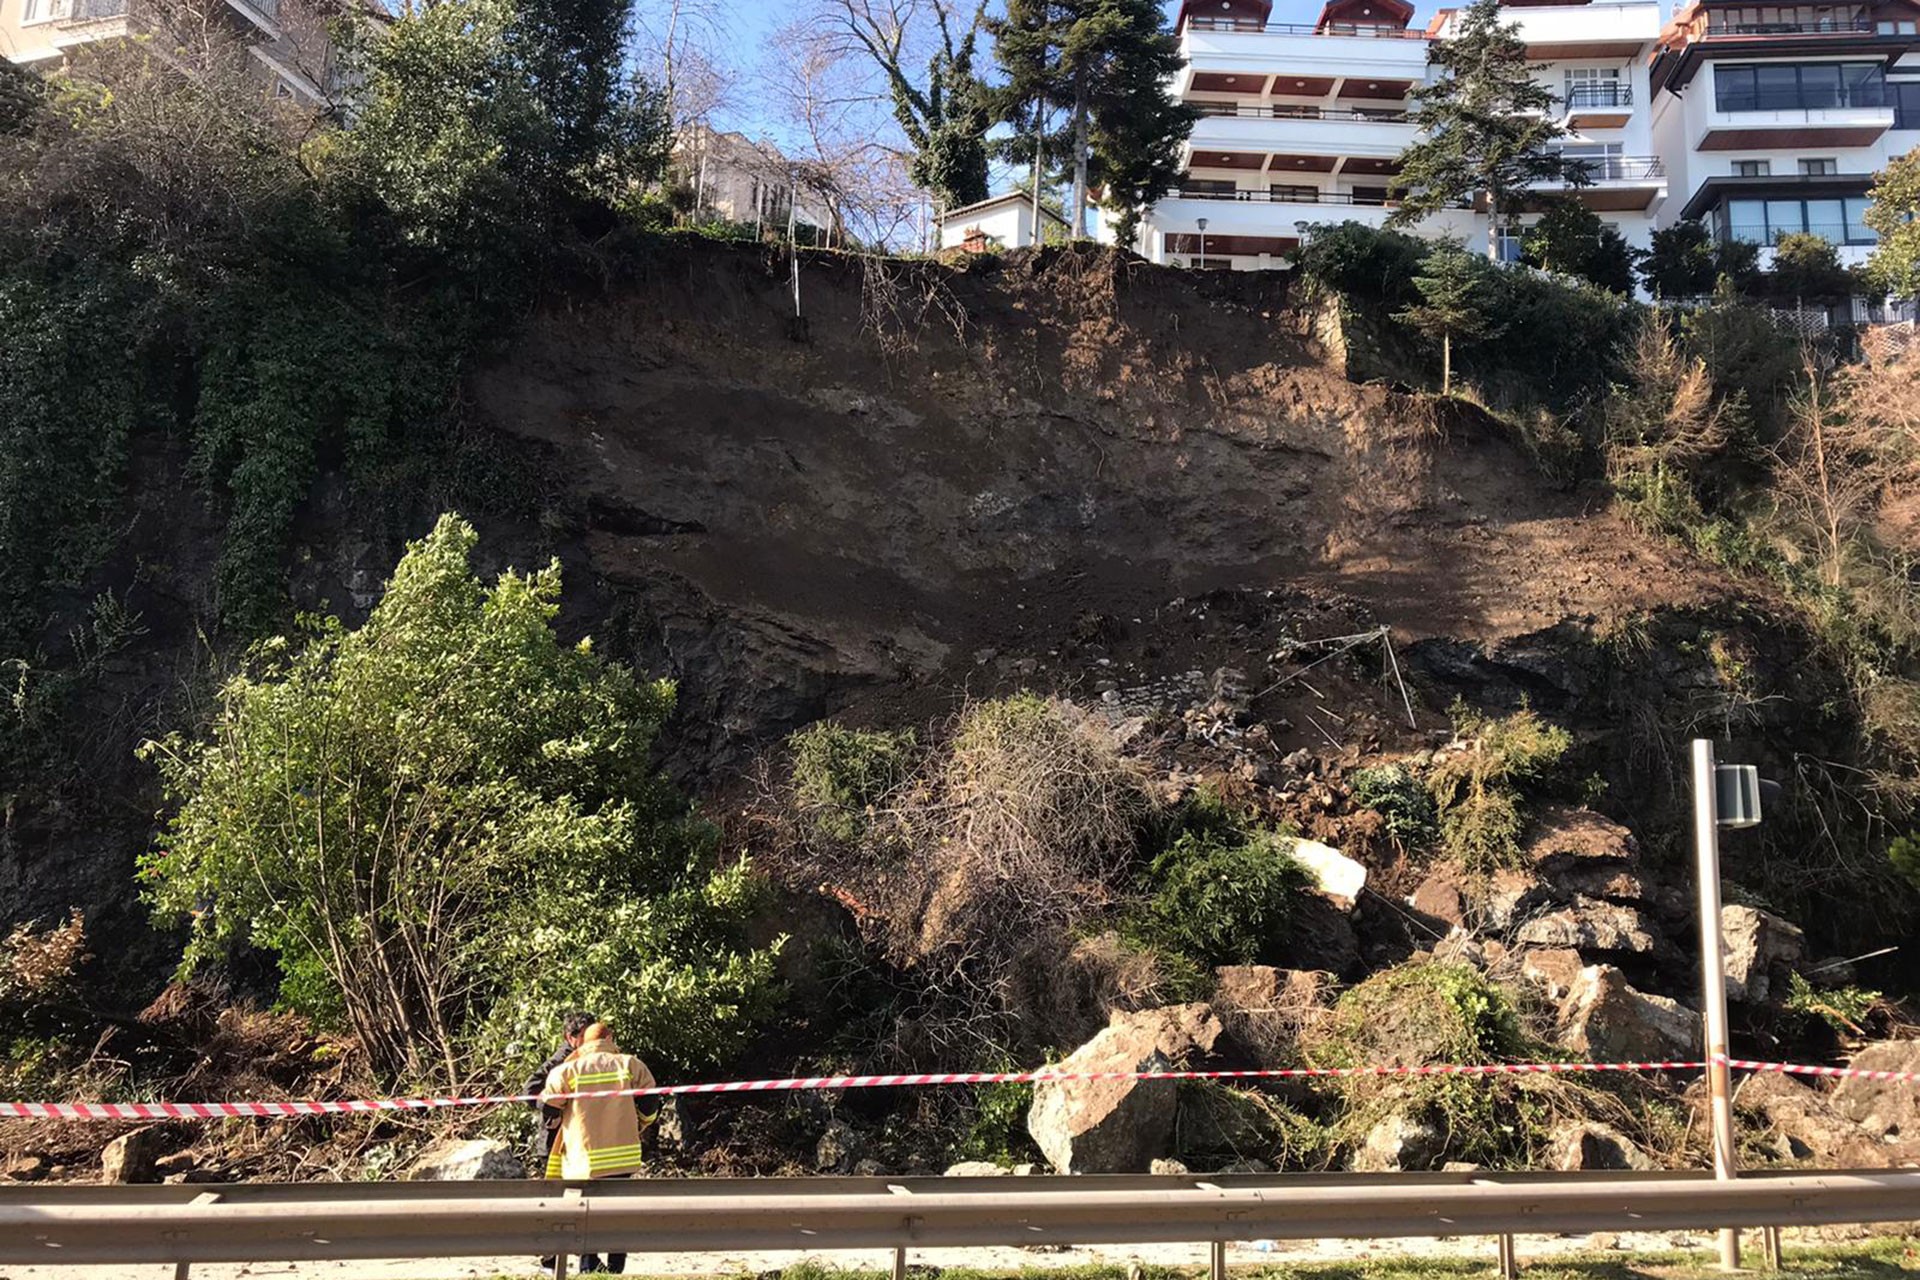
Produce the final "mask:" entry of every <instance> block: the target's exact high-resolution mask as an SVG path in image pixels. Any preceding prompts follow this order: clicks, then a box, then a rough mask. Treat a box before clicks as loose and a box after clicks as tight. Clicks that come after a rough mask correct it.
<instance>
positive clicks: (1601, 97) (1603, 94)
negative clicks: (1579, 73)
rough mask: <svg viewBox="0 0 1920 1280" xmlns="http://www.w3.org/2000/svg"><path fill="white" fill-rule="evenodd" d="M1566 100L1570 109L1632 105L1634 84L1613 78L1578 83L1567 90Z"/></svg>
mask: <svg viewBox="0 0 1920 1280" xmlns="http://www.w3.org/2000/svg"><path fill="white" fill-rule="evenodd" d="M1566 102H1567V109H1568V110H1569V111H1578V110H1583V109H1590V108H1593V107H1630V106H1632V105H1633V86H1632V85H1630V84H1627V83H1625V82H1623V81H1611V80H1610V81H1601V82H1600V83H1598V84H1576V85H1573V86H1572V87H1570V88H1569V89H1568V90H1567V98H1566Z"/></svg>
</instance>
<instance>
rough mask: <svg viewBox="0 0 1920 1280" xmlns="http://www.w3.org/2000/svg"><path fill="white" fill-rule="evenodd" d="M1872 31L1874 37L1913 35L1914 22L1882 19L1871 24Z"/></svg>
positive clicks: (1902, 19)
mask: <svg viewBox="0 0 1920 1280" xmlns="http://www.w3.org/2000/svg"><path fill="white" fill-rule="evenodd" d="M1873 30H1874V34H1875V35H1882V36H1910V35H1913V34H1914V20H1913V19H1912V18H1882V19H1881V20H1880V21H1878V22H1876V23H1874V24H1873Z"/></svg>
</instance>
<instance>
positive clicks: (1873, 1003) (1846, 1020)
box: [1783, 973, 1884, 1037]
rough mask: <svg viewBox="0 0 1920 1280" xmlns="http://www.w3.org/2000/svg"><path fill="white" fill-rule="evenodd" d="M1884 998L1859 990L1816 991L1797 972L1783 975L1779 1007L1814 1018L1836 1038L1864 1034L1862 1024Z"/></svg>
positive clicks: (1830, 988) (1851, 988) (1821, 989)
mask: <svg viewBox="0 0 1920 1280" xmlns="http://www.w3.org/2000/svg"><path fill="white" fill-rule="evenodd" d="M1883 999H1884V997H1882V996H1881V994H1880V993H1879V992H1878V991H1868V990H1866V989H1865V988H1863V987H1853V986H1846V987H1824V988H1816V987H1815V986H1814V985H1813V984H1812V983H1811V982H1808V981H1807V980H1806V978H1804V977H1802V976H1801V975H1800V974H1798V973H1790V974H1788V975H1787V998H1786V1000H1785V1001H1784V1002H1783V1007H1784V1008H1785V1009H1786V1010H1787V1012H1789V1013H1793V1014H1798V1015H1799V1016H1801V1017H1803V1018H1818V1019H1819V1020H1820V1021H1822V1022H1824V1023H1826V1024H1827V1026H1829V1027H1831V1028H1832V1029H1833V1033H1834V1034H1835V1035H1838V1036H1856V1037H1857V1036H1862V1035H1865V1034H1866V1027H1865V1024H1866V1021H1867V1019H1868V1018H1869V1017H1871V1016H1872V1014H1873V1011H1874V1010H1875V1009H1876V1008H1878V1007H1879V1006H1880V1004H1881V1003H1882V1001H1883Z"/></svg>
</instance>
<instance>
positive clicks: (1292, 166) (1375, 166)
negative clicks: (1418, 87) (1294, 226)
mask: <svg viewBox="0 0 1920 1280" xmlns="http://www.w3.org/2000/svg"><path fill="white" fill-rule="evenodd" d="M1413 138H1414V129H1413V126H1412V125H1411V124H1410V123H1408V121H1407V115H1406V112H1404V111H1401V110H1399V109H1397V108H1391V109H1389V108H1379V109H1363V108H1338V107H1325V108H1322V107H1292V106H1284V105H1282V106H1260V105H1252V104H1249V105H1247V106H1237V105H1234V104H1225V103H1223V104H1215V105H1212V106H1210V107H1208V108H1207V109H1206V114H1203V115H1202V116H1201V117H1200V119H1199V120H1198V121H1196V122H1195V123H1194V126H1193V134H1192V136H1190V137H1189V138H1188V139H1187V143H1186V146H1185V150H1184V160H1185V164H1186V165H1187V166H1188V167H1190V168H1199V169H1236V170H1257V171H1261V172H1273V173H1338V172H1343V171H1347V170H1354V171H1364V172H1367V173H1374V174H1378V173H1384V172H1387V171H1389V170H1390V169H1391V168H1392V167H1393V165H1394V162H1395V161H1397V160H1398V159H1399V157H1400V153H1401V152H1402V151H1404V150H1406V148H1407V144H1408V143H1410V142H1412V141H1413Z"/></svg>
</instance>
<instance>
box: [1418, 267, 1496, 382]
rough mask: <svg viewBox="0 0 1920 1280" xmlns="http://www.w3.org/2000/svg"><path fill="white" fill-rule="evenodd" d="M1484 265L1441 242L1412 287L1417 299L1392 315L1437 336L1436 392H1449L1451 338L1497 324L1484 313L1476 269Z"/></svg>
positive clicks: (1484, 333)
mask: <svg viewBox="0 0 1920 1280" xmlns="http://www.w3.org/2000/svg"><path fill="white" fill-rule="evenodd" d="M1483 270H1485V268H1484V267H1482V266H1480V265H1479V264H1477V263H1475V262H1474V260H1473V257H1472V255H1470V254H1468V253H1466V252H1465V251H1463V250H1461V249H1459V248H1457V247H1455V246H1453V245H1450V244H1448V245H1441V246H1440V247H1438V248H1436V249H1434V250H1433V252H1432V253H1429V254H1428V255H1427V260H1426V262H1425V264H1424V265H1423V267H1422V269H1421V272H1420V274H1419V275H1416V276H1415V277H1414V278H1413V287H1414V288H1415V289H1417V290H1419V291H1420V301H1419V302H1417V303H1415V304H1414V305H1413V306H1410V307H1408V308H1406V310H1404V311H1400V312H1398V313H1396V314H1395V315H1394V317H1393V318H1394V319H1395V320H1398V321H1400V322H1401V323H1402V324H1408V325H1412V326H1413V327H1414V328H1415V329H1418V330H1419V331H1420V332H1421V333H1424V334H1426V335H1427V336H1428V337H1430V338H1439V339H1440V394H1441V395H1443V396H1448V395H1452V394H1453V340H1454V338H1455V337H1456V336H1458V337H1462V338H1480V337H1489V336H1491V335H1492V334H1494V333H1496V332H1498V329H1499V326H1498V325H1497V324H1496V323H1495V322H1494V319H1493V317H1492V316H1490V315H1488V314H1487V311H1486V306H1485V301H1484V299H1483V297H1482V293H1481V290H1482V288H1483V285H1482V281H1481V278H1480V272H1481V271H1483Z"/></svg>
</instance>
